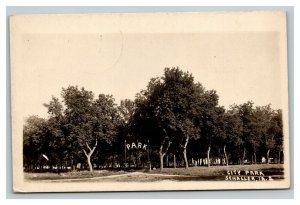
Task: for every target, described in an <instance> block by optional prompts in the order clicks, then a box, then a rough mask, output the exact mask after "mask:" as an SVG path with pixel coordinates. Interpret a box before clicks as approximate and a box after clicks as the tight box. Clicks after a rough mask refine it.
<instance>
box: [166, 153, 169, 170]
mask: <svg viewBox="0 0 300 205" xmlns="http://www.w3.org/2000/svg"><path fill="white" fill-rule="evenodd" d="M166 166H167V167H169V155H167V157H166Z"/></svg>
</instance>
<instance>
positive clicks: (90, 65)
mask: <svg viewBox="0 0 300 205" xmlns="http://www.w3.org/2000/svg"><path fill="white" fill-rule="evenodd" d="M277 37H278V36H277V35H276V33H226V34H224V33H201V34H181V35H179V34H136V35H135V34H127V35H126V34H121V33H119V34H106V35H100V34H90V35H89V34H73V35H67V34H53V35H50V34H37V35H35V34H30V35H25V36H24V38H23V39H24V40H23V43H24V49H25V52H23V55H24V57H23V59H24V60H25V61H24V65H25V66H28V70H30V72H25V73H24V75H25V76H24V78H25V79H28V83H27V84H26V85H27V86H26V87H25V88H24V89H25V90H26V91H25V93H24V95H25V99H26V101H24V103H26V104H27V106H26V107H27V108H28V109H27V110H26V111H25V112H26V115H32V114H37V115H40V116H43V117H44V116H46V109H45V108H44V107H43V105H42V104H43V103H47V102H48V101H49V100H50V99H51V95H54V96H60V92H61V89H62V87H67V86H68V85H78V86H84V87H85V88H86V89H88V90H91V91H93V92H94V93H95V94H96V95H98V94H99V93H105V94H112V95H113V96H114V97H115V99H116V102H117V103H119V101H120V100H121V99H125V98H129V99H134V96H135V94H136V93H137V92H139V91H140V90H141V89H144V88H145V87H146V85H147V83H148V82H149V80H150V78H151V77H155V76H161V75H162V74H163V70H164V68H165V67H173V66H175V67H176V66H179V67H180V68H181V69H182V70H184V71H189V72H191V73H192V74H193V76H194V77H195V80H196V81H197V82H200V83H202V84H203V86H204V87H206V88H207V89H215V90H216V91H217V93H218V95H219V96H220V101H219V103H220V105H224V106H225V107H228V106H229V105H230V104H233V103H243V102H246V101H248V100H253V101H254V102H255V104H257V105H266V104H268V103H271V104H272V106H273V107H274V108H280V107H281V101H280V99H281V98H280V92H278V91H279V90H280V79H279V78H280V76H279V70H278V69H279V66H278V65H279V61H278V59H279V58H278V45H277V42H278V39H277ZM49 48H51V49H49Z"/></svg>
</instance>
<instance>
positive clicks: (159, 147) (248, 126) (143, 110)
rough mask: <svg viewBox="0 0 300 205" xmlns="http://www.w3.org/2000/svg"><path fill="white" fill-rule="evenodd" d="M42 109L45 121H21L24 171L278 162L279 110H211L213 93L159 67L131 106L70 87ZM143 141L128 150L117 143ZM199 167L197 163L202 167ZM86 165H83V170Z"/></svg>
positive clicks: (187, 76)
mask: <svg viewBox="0 0 300 205" xmlns="http://www.w3.org/2000/svg"><path fill="white" fill-rule="evenodd" d="M61 97H62V101H60V100H59V99H58V98H56V97H52V100H51V101H50V102H49V103H48V104H45V106H46V107H47V109H48V114H49V116H48V118H47V119H43V118H40V117H38V116H30V117H29V118H27V120H26V122H25V124H24V141H23V142H24V143H23V144H24V146H23V153H24V168H26V169H30V170H33V169H43V168H44V167H45V165H47V167H49V168H50V169H54V168H56V170H59V169H63V168H66V167H69V168H70V167H71V168H72V169H76V168H80V167H79V166H78V165H81V167H82V165H83V166H84V167H89V170H90V171H91V172H92V171H93V168H95V167H98V168H102V167H106V168H107V167H122V166H124V165H126V164H129V166H130V167H131V166H132V165H133V166H136V167H139V166H145V165H146V164H148V165H149V163H150V164H152V166H155V167H160V169H163V167H164V166H170V161H171V160H169V159H170V158H173V160H172V163H171V164H172V166H174V167H176V166H178V165H182V166H184V167H185V168H188V167H189V165H191V164H192V165H199V164H203V163H204V162H205V163H204V164H205V165H206V166H210V165H211V164H212V163H213V164H214V163H215V162H217V164H223V165H228V164H244V163H247V162H250V163H262V162H263V161H262V159H264V158H265V159H266V161H265V162H266V163H269V162H270V159H271V157H270V156H272V158H273V159H276V161H277V162H278V163H282V162H283V156H282V154H283V131H282V128H283V125H282V113H281V110H273V109H271V107H270V105H267V106H256V107H255V106H254V105H253V103H252V102H247V103H244V104H241V105H232V106H231V107H230V108H229V109H228V110H226V109H224V107H222V106H219V105H218V95H217V93H216V91H214V90H206V89H205V88H204V87H203V86H202V85H201V84H200V83H198V82H194V78H193V76H192V74H190V73H188V72H183V71H181V70H180V69H179V68H166V69H165V71H164V75H163V76H161V77H156V78H152V79H151V80H150V82H149V83H148V85H147V88H146V89H144V90H142V91H141V92H139V93H138V94H137V95H136V98H135V99H134V101H131V100H128V99H126V100H122V101H121V102H120V105H117V104H116V103H115V101H114V98H113V96H111V95H104V94H100V95H99V96H98V97H97V98H95V96H94V94H93V93H92V92H91V91H87V90H85V89H84V88H78V87H77V86H69V87H68V88H63V89H62V92H61ZM125 141H126V142H129V143H137V142H143V143H147V144H148V148H147V150H146V151H145V150H141V149H127V147H126V144H125V143H124V142H125ZM201 162H202V163H201ZM85 165H87V166H85Z"/></svg>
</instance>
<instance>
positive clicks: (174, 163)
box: [173, 153, 176, 169]
mask: <svg viewBox="0 0 300 205" xmlns="http://www.w3.org/2000/svg"><path fill="white" fill-rule="evenodd" d="M173 158H174V162H173V165H174V168H175V169H176V155H175V153H174V156H173Z"/></svg>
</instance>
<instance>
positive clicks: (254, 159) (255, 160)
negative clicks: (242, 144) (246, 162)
mask: <svg viewBox="0 0 300 205" xmlns="http://www.w3.org/2000/svg"><path fill="white" fill-rule="evenodd" d="M254 164H256V152H254Z"/></svg>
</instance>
